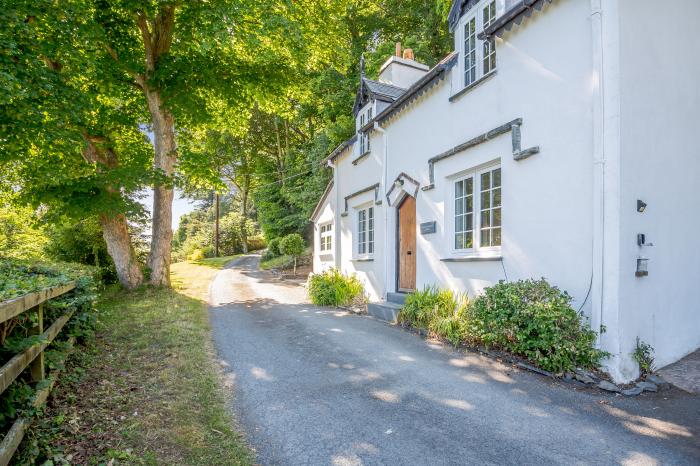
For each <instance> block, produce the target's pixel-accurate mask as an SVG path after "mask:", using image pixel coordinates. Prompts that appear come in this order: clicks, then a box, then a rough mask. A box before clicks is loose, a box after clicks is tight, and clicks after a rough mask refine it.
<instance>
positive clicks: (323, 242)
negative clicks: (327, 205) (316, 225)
mask: <svg viewBox="0 0 700 466" xmlns="http://www.w3.org/2000/svg"><path fill="white" fill-rule="evenodd" d="M319 240H320V250H321V251H330V250H331V248H332V247H333V224H332V223H328V224H326V225H321V228H320V229H319Z"/></svg>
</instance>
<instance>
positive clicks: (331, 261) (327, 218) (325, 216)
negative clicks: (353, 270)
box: [312, 185, 336, 273]
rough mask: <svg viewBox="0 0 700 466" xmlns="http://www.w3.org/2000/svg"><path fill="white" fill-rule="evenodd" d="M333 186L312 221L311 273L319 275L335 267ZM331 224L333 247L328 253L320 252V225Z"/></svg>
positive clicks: (334, 193) (334, 194)
mask: <svg viewBox="0 0 700 466" xmlns="http://www.w3.org/2000/svg"><path fill="white" fill-rule="evenodd" d="M335 196H336V192H335V185H334V186H333V187H331V189H330V191H329V192H328V195H327V196H326V198H325V199H324V201H323V203H322V204H321V206H320V208H319V212H318V214H317V215H316V218H315V219H314V255H313V269H312V270H313V272H314V273H321V272H324V271H326V270H328V269H330V268H332V267H334V265H335V241H336V235H335V224H334V223H335ZM326 224H333V245H332V248H331V250H330V251H321V238H320V228H321V226H322V225H326Z"/></svg>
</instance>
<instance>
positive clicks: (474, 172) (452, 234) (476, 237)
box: [445, 163, 503, 257]
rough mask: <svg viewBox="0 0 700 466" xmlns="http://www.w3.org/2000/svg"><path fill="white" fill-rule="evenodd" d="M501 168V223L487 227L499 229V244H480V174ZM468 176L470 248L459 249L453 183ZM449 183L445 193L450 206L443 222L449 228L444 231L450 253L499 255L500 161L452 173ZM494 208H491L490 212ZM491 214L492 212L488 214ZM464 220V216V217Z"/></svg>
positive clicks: (456, 254)
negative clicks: (469, 186)
mask: <svg viewBox="0 0 700 466" xmlns="http://www.w3.org/2000/svg"><path fill="white" fill-rule="evenodd" d="M498 169H500V170H501V185H500V189H501V204H500V206H499V207H497V208H500V211H501V225H500V226H498V227H493V226H490V227H489V229H490V230H491V231H493V229H494V228H500V229H501V244H500V245H497V246H481V227H482V224H481V212H482V209H481V197H482V186H481V175H482V174H484V173H489V172H493V171H494V170H498ZM469 178H472V180H473V184H472V190H473V191H472V212H471V213H472V247H471V248H464V249H460V248H457V247H456V244H455V243H456V235H457V233H458V232H457V231H456V227H457V221H456V208H455V201H456V198H455V194H456V193H455V185H456V184H457V183H458V182H460V181H463V180H467V179H469ZM448 181H449V183H447V184H448V185H449V188H448V189H449V190H448V193H447V196H448V197H447V199H449V202H450V208H449V209H446V210H447V214H448V215H449V217H448V219H446V220H447V221H446V222H445V223H446V224H447V225H449V228H447V229H446V232H447V233H448V235H449V236H448V237H447V238H446V240H447V241H449V244H450V249H451V253H452V255H453V256H456V257H463V256H467V257H468V256H499V255H500V254H501V248H502V245H503V168H502V167H501V164H500V163H489V164H488V165H482V166H479V167H475V168H474V169H470V170H467V171H464V172H461V173H459V174H457V175H453V176H451V177H449V178H448ZM492 191H493V188H492V189H491V190H490V191H489V194H490V195H491V192H492ZM493 210H495V209H493V208H492V209H491V212H492V211H493ZM490 215H492V213H491V214H490ZM465 221H466V217H465Z"/></svg>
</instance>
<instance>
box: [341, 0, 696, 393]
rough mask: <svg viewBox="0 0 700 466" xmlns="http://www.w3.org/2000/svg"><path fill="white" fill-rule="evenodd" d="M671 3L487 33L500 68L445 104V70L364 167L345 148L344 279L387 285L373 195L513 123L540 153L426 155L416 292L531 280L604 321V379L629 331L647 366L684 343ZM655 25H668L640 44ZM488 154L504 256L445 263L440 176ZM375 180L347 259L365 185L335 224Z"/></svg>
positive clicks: (505, 139)
mask: <svg viewBox="0 0 700 466" xmlns="http://www.w3.org/2000/svg"><path fill="white" fill-rule="evenodd" d="M678 2H679V3H680V6H677V5H676V6H674V8H672V9H666V10H664V9H663V8H661V7H659V5H658V3H657V2H652V1H651V0H644V1H632V0H609V1H602V2H601V5H602V11H601V12H597V10H596V1H595V0H594V1H590V0H569V1H563V0H558V1H555V2H553V4H551V5H548V6H546V8H545V11H544V12H542V13H535V14H533V15H532V17H531V18H529V19H525V20H524V21H523V23H522V24H521V25H520V26H514V27H513V29H512V30H511V31H510V32H507V33H506V34H504V36H503V38H502V39H497V53H498V71H497V74H495V75H494V76H492V77H491V78H489V79H487V80H485V81H484V82H482V83H481V84H479V85H478V86H476V87H474V88H472V89H470V90H469V91H467V92H466V93H464V94H462V95H461V96H459V97H458V98H456V99H454V100H453V101H452V102H451V101H450V97H451V96H453V95H454V94H456V93H457V92H458V91H459V90H461V88H462V84H461V83H462V77H461V70H462V67H461V66H462V65H461V62H460V64H459V65H457V66H456V67H454V68H453V70H452V72H451V73H450V75H449V77H448V78H447V79H445V80H444V81H442V82H441V83H439V84H438V85H436V86H435V87H434V88H433V89H432V90H430V91H429V92H427V93H426V94H425V95H423V96H422V97H420V98H418V99H417V100H416V101H414V102H413V103H411V104H410V105H409V106H408V107H407V108H405V109H404V110H402V111H401V112H400V113H399V114H398V115H396V116H394V117H392V119H391V120H389V121H388V122H385V123H384V124H383V126H384V133H382V132H380V131H374V132H372V133H371V137H372V151H371V153H370V155H369V156H368V157H367V158H365V159H363V160H361V161H359V162H358V163H357V164H356V165H353V164H352V161H353V160H355V159H356V157H357V156H358V155H359V154H358V153H357V152H358V151H357V149H356V148H351V149H348V150H346V151H345V153H344V154H343V155H341V156H340V157H338V158H337V159H336V161H335V162H336V169H335V170H336V172H335V180H336V185H335V189H336V193H335V196H334V197H333V196H331V198H334V199H335V202H336V206H337V208H336V217H335V221H336V224H337V226H338V228H337V229H336V231H337V240H338V245H337V249H336V258H335V260H336V264H337V265H338V266H339V267H340V268H341V269H342V270H343V271H344V272H345V273H355V274H357V276H358V277H359V278H360V279H361V280H362V281H363V282H364V283H365V286H366V288H367V290H368V292H369V294H370V298H371V299H372V300H381V299H382V298H383V297H384V296H385V293H386V292H387V291H394V290H395V286H396V273H395V272H396V257H395V251H396V208H395V206H389V205H388V202H387V200H386V197H385V196H384V194H385V193H386V192H387V191H388V188H389V187H390V186H391V184H392V183H393V180H394V179H395V178H396V177H397V176H398V175H399V173H401V172H405V173H406V174H408V175H409V176H410V177H412V178H414V179H416V180H417V181H418V182H420V183H421V186H426V185H428V184H429V172H428V163H427V161H428V159H429V158H431V157H433V156H435V155H438V154H440V153H442V152H443V151H445V150H447V149H450V148H452V147H454V146H456V145H458V144H460V143H462V142H464V141H467V140H469V139H471V138H473V137H475V136H478V135H479V134H481V133H484V132H486V131H489V130H491V129H493V128H496V127H498V126H500V125H502V124H504V123H507V122H509V121H511V120H513V119H515V118H522V119H523V126H522V148H528V147H531V146H539V147H540V153H539V154H536V155H533V156H532V157H531V158H528V159H525V160H523V161H520V162H516V161H514V160H513V157H512V147H511V136H510V133H507V134H504V135H501V136H498V137H497V138H495V139H493V140H490V141H488V142H486V143H484V144H481V145H478V146H476V147H474V148H471V149H468V150H466V151H463V152H461V153H460V154H458V155H455V156H453V157H451V158H449V159H446V160H444V161H441V162H439V163H438V164H436V165H435V188H434V189H431V190H427V191H422V190H420V191H419V192H418V195H417V207H416V208H417V222H418V223H419V224H420V223H422V222H429V221H436V223H437V233H435V234H432V235H427V236H422V235H420V234H419V235H418V237H417V246H418V247H417V249H418V251H417V286H418V287H419V288H421V287H423V286H426V285H432V284H439V285H441V286H448V287H450V288H453V289H455V290H458V291H466V292H468V293H469V294H470V295H472V296H474V295H475V294H477V293H479V292H480V291H481V290H482V289H483V288H484V287H485V286H489V285H491V284H493V283H495V282H497V281H499V280H502V279H504V278H506V277H507V279H509V280H517V279H524V278H539V277H544V278H546V279H547V280H549V281H550V282H551V283H553V284H555V285H557V286H559V287H560V288H561V289H563V290H565V291H567V292H568V293H569V294H570V295H571V296H572V297H573V299H574V301H573V305H574V307H575V308H577V309H581V310H582V311H583V313H584V314H585V315H586V316H588V317H591V321H592V323H593V325H594V328H596V329H597V327H598V325H599V324H600V323H601V322H602V323H603V324H604V325H606V326H607V333H606V334H605V335H603V336H602V338H601V344H602V345H603V348H604V349H605V350H607V351H610V352H611V353H613V355H614V358H613V359H612V360H611V361H610V362H609V365H608V367H609V369H610V372H611V374H612V375H613V376H614V378H615V379H616V380H618V381H623V380H630V379H631V378H633V377H635V376H636V364H634V362H633V361H632V359H631V357H630V353H631V351H632V350H633V348H634V342H635V339H636V337H637V336H639V337H640V338H641V339H642V340H644V341H646V342H648V343H650V344H652V345H653V346H654V347H655V349H656V358H657V362H658V364H659V365H663V364H666V363H668V362H671V361H673V360H675V359H677V358H679V357H681V356H683V355H684V354H686V353H688V352H690V351H692V350H694V349H695V348H697V347H698V345H699V344H700V313H699V312H698V311H697V309H698V304H697V303H698V302H700V287H697V286H695V285H696V284H697V283H698V282H700V269H699V268H698V266H697V265H696V264H700V248H697V247H694V244H693V239H694V237H695V236H696V231H698V229H699V228H700V216H698V215H696V212H697V211H698V210H699V208H700V196H698V195H697V194H695V193H694V192H693V187H694V186H693V185H694V183H693V182H694V181H695V180H697V179H700V178H699V176H700V153H699V150H698V149H697V143H696V141H695V140H694V139H697V138H696V137H695V135H694V132H695V131H694V130H695V128H694V124H693V123H695V122H696V121H697V120H698V119H697V117H696V112H697V109H698V108H700V86H698V84H697V77H698V76H700V42H698V41H697V40H696V38H695V37H694V35H693V34H694V33H693V31H694V28H693V26H694V25H695V24H694V23H696V22H697V18H698V17H700V2H696V1H695V0H678ZM679 11H680V12H682V13H683V14H678V12H679ZM620 18H622V20H620ZM596 21H599V22H596ZM660 25H665V26H664V27H666V28H668V27H669V26H668V25H673V26H672V29H673V32H672V33H669V34H668V38H667V39H661V38H658V37H657V38H656V39H654V40H650V35H649V31H652V30H654V29H658V28H659V27H660ZM458 34H459V33H458ZM594 39H595V40H594ZM461 42H462V38H461V37H460V36H459V35H458V36H457V37H456V38H455V45H456V46H457V47H460V46H461ZM599 84H600V85H599ZM379 111H381V109H377V113H378V112H379ZM385 149H386V150H385ZM385 159H386V160H385ZM499 161H500V164H501V167H502V177H503V245H502V248H501V255H502V258H503V259H502V262H445V261H442V260H441V259H446V258H452V257H454V256H455V254H454V252H453V251H452V247H451V245H452V244H453V237H452V213H451V210H452V202H453V200H452V189H453V185H452V178H453V177H454V176H455V175H457V174H460V173H464V172H465V171H469V170H472V169H475V168H478V167H483V166H487V165H488V164H492V163H498V162H499ZM374 183H380V184H381V187H380V193H381V195H380V197H381V200H382V204H381V205H375V219H376V226H375V253H374V255H373V257H372V259H373V260H372V261H370V262H360V261H357V260H355V259H357V257H356V254H355V250H354V247H355V246H354V240H355V237H356V235H355V227H356V221H357V220H356V209H357V208H358V207H362V206H365V205H368V204H370V203H373V202H374V201H375V199H374V193H373V192H369V193H365V194H362V195H360V196H356V197H354V198H352V199H350V200H349V203H348V204H349V205H348V216H346V217H341V216H340V213H341V212H342V211H343V210H344V197H345V196H348V195H349V194H351V193H354V192H356V191H359V190H361V189H364V188H366V187H368V186H370V185H372V184H374ZM637 198H640V199H643V200H645V201H646V202H648V204H649V207H648V208H647V211H646V212H645V213H644V214H639V213H637V212H636V211H635V203H636V199H637ZM637 233H645V234H646V235H647V238H648V240H649V241H651V242H653V243H654V244H655V246H654V247H653V248H645V250H644V251H642V252H641V254H643V255H644V256H646V257H649V259H650V262H649V268H650V275H649V277H645V278H636V277H635V276H634V270H635V265H636V258H637V256H638V255H639V254H640V251H639V249H638V248H637V245H636V234H637Z"/></svg>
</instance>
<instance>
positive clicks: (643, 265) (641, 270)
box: [634, 257, 649, 277]
mask: <svg viewBox="0 0 700 466" xmlns="http://www.w3.org/2000/svg"><path fill="white" fill-rule="evenodd" d="M634 275H635V276H636V277H646V276H647V275H649V259H647V258H646V257H638V258H637V271H636V272H635V273H634Z"/></svg>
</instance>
